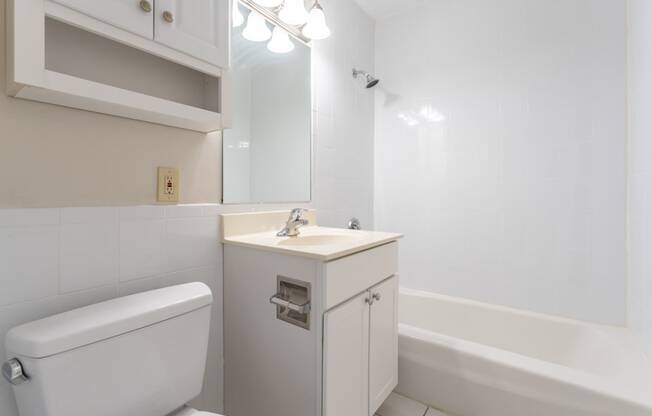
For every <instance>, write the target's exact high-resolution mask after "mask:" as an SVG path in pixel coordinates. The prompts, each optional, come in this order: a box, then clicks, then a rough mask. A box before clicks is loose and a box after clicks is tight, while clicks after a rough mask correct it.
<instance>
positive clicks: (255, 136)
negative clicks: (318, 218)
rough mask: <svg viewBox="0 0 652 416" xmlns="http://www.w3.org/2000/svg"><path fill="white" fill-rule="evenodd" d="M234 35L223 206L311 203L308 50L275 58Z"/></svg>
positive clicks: (262, 44) (263, 46) (299, 49)
mask: <svg viewBox="0 0 652 416" xmlns="http://www.w3.org/2000/svg"><path fill="white" fill-rule="evenodd" d="M243 27H244V25H243V26H241V27H239V28H234V29H233V33H232V46H231V48H232V49H231V53H232V67H231V69H232V79H233V86H232V88H233V97H232V105H233V127H232V128H231V129H229V130H224V136H223V152H222V154H223V164H222V166H223V187H222V202H223V203H225V204H239V203H262V202H265V203H275V202H276V203H281V202H309V201H310V182H311V181H310V172H311V146H312V140H311V134H312V123H311V116H312V103H311V81H310V47H308V46H306V45H305V44H303V43H301V42H299V41H297V40H295V39H293V38H291V40H292V42H293V43H294V46H295V47H294V50H292V51H291V52H289V53H285V54H279V53H274V52H271V51H269V50H268V49H267V42H251V41H249V40H246V39H245V38H243V37H242V28H243Z"/></svg>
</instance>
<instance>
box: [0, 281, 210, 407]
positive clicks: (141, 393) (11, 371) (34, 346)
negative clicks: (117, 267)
mask: <svg viewBox="0 0 652 416" xmlns="http://www.w3.org/2000/svg"><path fill="white" fill-rule="evenodd" d="M212 301H213V297H212V294H211V291H210V289H209V288H208V286H206V285H205V284H203V283H190V284H185V285H180V286H173V287H169V288H164V289H158V290H153V291H150V292H145V293H140V294H136V295H131V296H126V297H122V298H117V299H113V300H109V301H107V302H102V303H98V304H95V305H91V306H88V307H85V308H80V309H75V310H72V311H69V312H65V313H62V314H59V315H54V316H51V317H49V318H45V319H41V320H39V321H34V322H31V323H28V324H25V325H21V326H18V327H16V328H13V329H11V330H10V331H9V332H8V333H7V336H6V340H5V341H6V349H7V354H8V356H7V358H8V361H7V362H6V363H5V365H4V366H3V375H4V376H5V378H6V379H8V380H9V381H10V382H11V383H12V384H13V385H14V386H13V388H14V393H15V396H16V401H17V404H18V409H19V412H20V415H21V416H216V415H215V414H214V413H208V412H202V411H198V410H195V409H192V408H190V407H188V406H186V403H188V401H190V400H192V399H193V398H195V397H196V396H197V395H199V393H200V392H201V390H202V384H203V379H204V369H205V368H206V352H207V348H208V332H209V323H210V311H211V304H212Z"/></svg>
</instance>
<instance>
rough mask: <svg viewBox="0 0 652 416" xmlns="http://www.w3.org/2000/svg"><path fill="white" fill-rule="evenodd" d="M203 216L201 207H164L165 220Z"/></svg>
mask: <svg viewBox="0 0 652 416" xmlns="http://www.w3.org/2000/svg"><path fill="white" fill-rule="evenodd" d="M203 215H204V206H203V205H172V206H168V207H165V217H166V218H188V217H201V216H203Z"/></svg>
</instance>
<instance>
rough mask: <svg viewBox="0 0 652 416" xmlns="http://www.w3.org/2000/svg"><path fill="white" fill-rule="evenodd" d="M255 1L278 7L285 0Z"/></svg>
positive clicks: (264, 5)
mask: <svg viewBox="0 0 652 416" xmlns="http://www.w3.org/2000/svg"><path fill="white" fill-rule="evenodd" d="M254 3H256V4H258V5H259V6H263V7H278V6H280V5H281V4H282V3H283V0H254Z"/></svg>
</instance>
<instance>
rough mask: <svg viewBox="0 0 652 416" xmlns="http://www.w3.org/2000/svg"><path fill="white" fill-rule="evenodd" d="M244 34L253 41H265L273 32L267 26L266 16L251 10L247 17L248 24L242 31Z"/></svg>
mask: <svg viewBox="0 0 652 416" xmlns="http://www.w3.org/2000/svg"><path fill="white" fill-rule="evenodd" d="M242 36H243V37H244V38H245V39H247V40H250V41H252V42H264V41H266V40H268V39H269V38H270V37H272V32H271V31H270V30H269V27H267V22H266V20H265V18H264V17H263V16H262V15H261V14H259V13H258V12H255V11H251V13H249V17H247V26H246V27H245V28H244V30H243V31H242Z"/></svg>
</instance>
